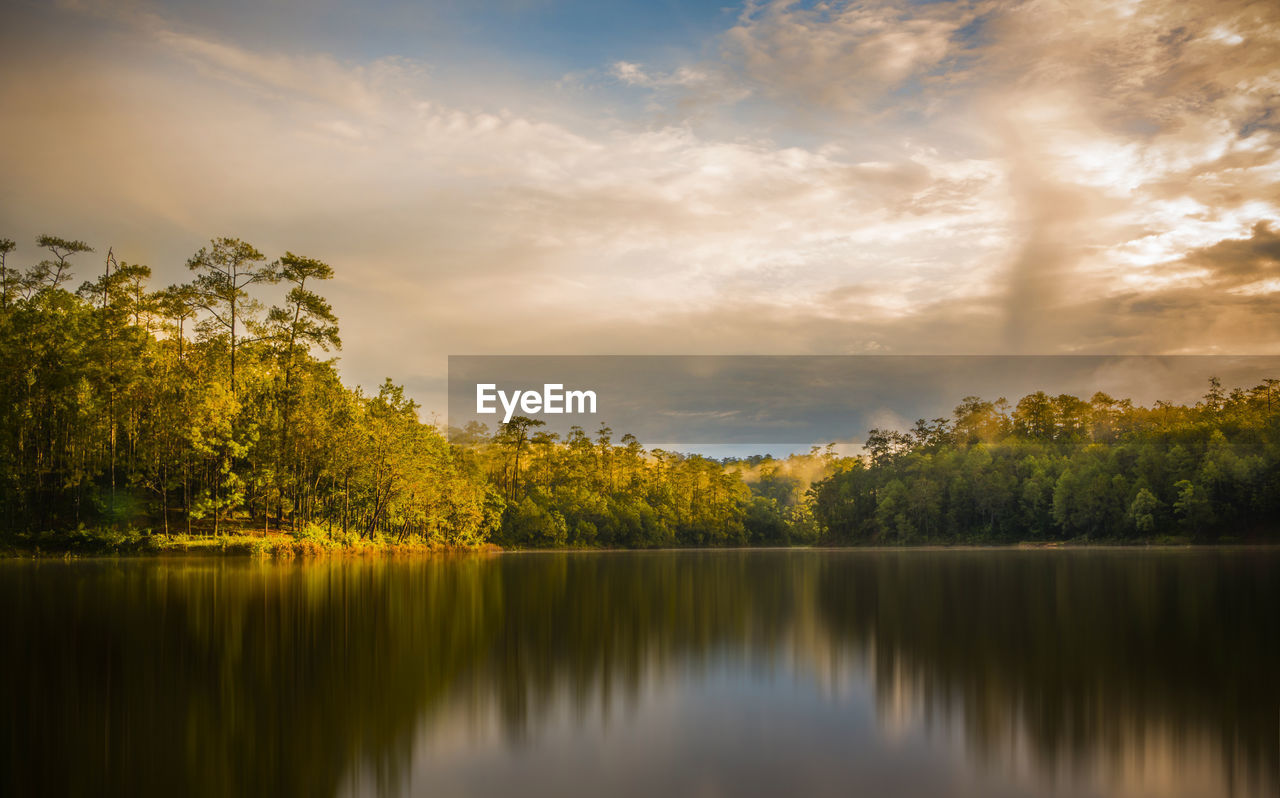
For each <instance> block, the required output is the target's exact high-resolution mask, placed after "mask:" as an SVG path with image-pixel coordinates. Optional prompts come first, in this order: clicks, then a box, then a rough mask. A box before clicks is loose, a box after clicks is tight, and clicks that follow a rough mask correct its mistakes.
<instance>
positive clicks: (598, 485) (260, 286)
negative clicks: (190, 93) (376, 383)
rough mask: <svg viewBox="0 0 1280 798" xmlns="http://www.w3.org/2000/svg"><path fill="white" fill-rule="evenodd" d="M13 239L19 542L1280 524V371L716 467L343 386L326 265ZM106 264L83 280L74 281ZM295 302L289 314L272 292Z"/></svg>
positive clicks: (1135, 535)
mask: <svg viewBox="0 0 1280 798" xmlns="http://www.w3.org/2000/svg"><path fill="white" fill-rule="evenodd" d="M36 243H37V245H38V246H39V247H40V249H41V250H42V251H43V253H44V256H43V257H42V258H41V259H40V260H39V261H38V262H36V263H34V264H32V265H27V266H26V267H25V268H24V267H20V266H19V265H17V264H15V263H14V255H13V253H14V250H15V248H16V247H15V243H14V242H13V241H12V240H9V239H0V530H2V531H3V532H4V533H5V534H6V535H7V536H9V537H11V538H13V537H14V536H17V537H21V536H24V535H30V534H32V533H41V532H49V531H55V532H56V531H58V530H74V529H80V528H88V529H91V530H92V529H106V528H113V529H120V528H134V529H140V530H144V531H145V532H146V533H147V534H156V535H195V536H213V537H217V536H221V535H223V534H224V533H226V532H228V531H236V532H241V533H243V532H245V531H247V530H261V531H263V532H267V531H284V532H287V533H289V534H292V535H294V536H310V537H316V536H323V537H324V538H326V539H328V540H333V541H338V542H340V543H349V542H351V541H360V540H378V541H384V542H385V541H389V542H406V541H413V542H423V543H427V544H431V545H441V546H474V545H479V544H482V543H486V542H493V543H498V544H500V545H504V546H515V547H556V546H579V547H593V546H619V547H655V546H719V545H777V544H796V543H877V544H900V543H929V542H936V543H946V542H982V541H992V542H1015V541H1023V540H1043V541H1051V540H1079V539H1125V540H1136V539H1163V538H1168V537H1170V536H1177V537H1181V538H1187V539H1193V540H1217V539H1222V538H1233V539H1240V538H1244V539H1252V540H1257V539H1275V535H1276V532H1275V524H1274V523H1272V522H1270V519H1272V518H1275V517H1277V515H1278V514H1277V511H1278V510H1280V421H1278V420H1277V419H1278V418H1280V383H1277V382H1276V381H1275V380H1268V381H1266V382H1264V383H1263V384H1261V385H1258V386H1256V387H1254V388H1251V389H1247V390H1246V389H1239V388H1237V389H1233V390H1230V391H1226V390H1224V389H1223V388H1222V386H1221V385H1219V384H1218V383H1217V381H1216V380H1214V381H1212V382H1211V383H1210V387H1209V391H1208V393H1207V394H1206V396H1205V397H1204V399H1203V401H1201V402H1200V403H1198V404H1196V405H1194V406H1191V407H1185V406H1179V405H1171V404H1165V403H1158V404H1157V405H1156V406H1155V407H1152V408H1142V407H1136V406H1134V405H1133V404H1132V403H1130V402H1129V401H1127V400H1121V399H1115V398H1112V397H1109V396H1105V395H1103V394H1097V395H1095V396H1093V397H1091V398H1090V399H1089V400H1088V401H1085V400H1081V399H1078V398H1076V397H1073V396H1065V395H1064V396H1048V395H1046V394H1044V393H1036V394H1032V395H1030V396H1026V397H1023V398H1022V399H1021V400H1019V401H1018V402H1016V403H1014V404H1010V403H1009V402H1007V401H1005V400H1004V399H1000V400H997V401H994V402H988V401H984V400H982V399H979V398H977V397H966V398H965V399H964V400H962V402H961V403H960V405H959V406H957V407H956V409H955V412H954V414H953V415H952V417H950V418H946V419H934V420H931V421H925V420H921V421H920V422H918V423H917V424H916V426H915V427H914V428H913V429H911V430H907V431H891V430H872V431H871V433H870V435H869V437H868V439H867V442H866V447H865V454H863V455H860V456H856V457H838V456H836V455H835V454H833V453H832V452H831V450H830V449H827V450H818V449H815V450H814V451H812V452H811V453H809V454H807V455H797V456H792V457H789V458H786V459H781V460H779V459H774V458H772V457H768V456H759V457H753V458H748V459H745V460H737V459H734V460H720V461H718V460H713V459H709V458H706V457H700V456H696V455H685V454H680V453H676V452H669V451H663V450H661V449H654V450H646V449H645V448H644V446H642V444H641V442H640V441H638V440H636V439H635V437H634V436H632V435H629V434H626V433H625V432H623V433H615V431H614V430H612V429H610V428H608V427H601V428H600V429H598V430H594V431H587V430H584V429H581V428H578V427H575V428H573V429H572V430H571V431H570V432H569V433H568V434H567V435H565V436H563V437H561V436H559V435H556V434H552V433H549V432H547V431H545V430H544V429H542V423H541V422H540V421H538V420H536V419H532V418H528V417H523V416H517V417H514V418H512V419H511V421H510V422H509V423H506V424H503V425H501V426H500V427H499V428H498V429H497V430H495V431H493V432H492V434H491V433H490V431H489V430H488V429H485V428H483V427H480V426H475V427H471V428H468V429H467V430H465V431H455V435H454V436H453V441H454V442H453V443H450V441H449V440H447V439H446V438H445V436H444V434H443V433H442V431H441V430H439V429H437V428H436V427H435V426H433V425H430V424H425V423H423V422H422V421H421V419H420V418H419V415H418V406H417V405H416V404H415V403H414V402H413V400H412V399H410V398H409V397H407V396H406V395H405V392H404V389H403V387H402V386H399V385H396V384H395V383H393V382H392V381H391V380H390V379H388V380H387V381H386V382H385V383H384V384H383V385H382V386H380V387H379V389H378V391H377V392H376V393H366V392H365V391H363V390H361V389H360V388H358V387H348V386H345V385H343V383H342V381H341V379H340V378H339V376H338V373H337V370H336V365H335V364H336V361H335V359H334V355H335V353H336V352H337V351H338V350H339V348H340V346H341V338H340V335H339V328H338V321H337V318H336V316H335V314H334V312H333V309H332V307H331V306H330V304H329V302H328V301H327V300H326V299H325V298H324V297H323V296H322V295H321V293H320V288H321V286H322V284H323V283H324V282H325V281H327V280H330V279H331V278H332V277H333V275H334V270H333V268H332V267H331V266H329V265H328V264H326V263H324V262H323V261H320V260H317V259H315V258H311V257H306V256H302V255H297V254H294V253H292V252H286V253H284V254H282V255H280V256H279V257H277V258H275V259H274V260H269V259H268V257H267V256H266V255H264V254H263V253H262V252H260V251H258V250H257V249H255V248H254V247H253V246H252V245H250V244H248V243H247V242H244V241H241V240H238V239H234V238H219V239H215V240H213V241H211V242H210V243H209V245H208V246H206V247H204V248H201V249H200V250H199V251H198V252H196V253H195V254H194V255H192V257H191V258H190V260H189V261H188V263H187V265H188V267H189V269H190V272H191V278H192V279H191V281H190V282H187V283H182V284H175V285H171V286H168V287H165V288H155V287H152V286H151V285H150V277H151V270H150V269H149V268H148V267H147V266H145V265H141V264H133V263H128V262H125V261H122V260H119V259H117V257H116V255H115V253H114V251H113V250H110V249H109V250H108V251H107V252H106V254H105V255H103V254H102V253H99V252H95V250H94V249H93V248H92V247H91V246H90V245H89V244H87V243H85V242H83V241H79V240H74V239H65V238H60V237H56V236H50V235H42V236H40V237H39V238H38V239H37V241H36ZM76 271H80V272H82V273H84V274H88V275H91V278H90V279H88V280H85V281H84V282H82V283H81V284H80V285H79V287H78V288H76V289H74V290H72V289H71V285H72V283H73V280H74V273H75V272H76ZM271 297H274V301H272V300H270V299H269V298H271Z"/></svg>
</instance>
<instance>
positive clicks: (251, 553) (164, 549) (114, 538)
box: [0, 531, 1280, 562]
mask: <svg viewBox="0 0 1280 798" xmlns="http://www.w3.org/2000/svg"><path fill="white" fill-rule="evenodd" d="M33 538H34V539H33ZM1276 548H1280V544H1277V543H1273V542H1267V541H1251V540H1241V539H1235V540H1218V541H1205V542H1195V541H1191V540H1187V539H1181V538H1177V537H1174V536H1168V537H1164V538H1160V539H1156V540H1151V541H1141V540H1114V541H1108V540H1067V541H1017V542H1008V543H1004V542H957V543H944V542H921V543H913V544H900V545H883V544H875V543H867V544H816V545H793V546H750V545H747V546H662V547H656V548H626V547H603V546H602V547H590V548H588V547H582V548H575V547H563V548H503V547H501V546H498V545H496V544H493V543H482V544H478V545H474V546H465V545H448V544H442V543H428V542H424V541H403V542H395V541H387V540H377V539H375V540H368V539H357V540H354V541H349V542H345V543H344V542H339V541H336V540H328V539H317V538H315V537H312V536H300V537H295V536H294V535H291V534H289V533H285V532H273V533H269V534H266V535H263V534H261V533H258V534H256V535H255V534H229V535H220V536H219V537H216V538H215V537H212V536H187V535H185V534H183V535H173V536H169V537H166V536H165V535H163V534H162V533H156V534H151V535H144V534H141V533H139V532H136V531H130V532H114V531H112V532H97V531H94V532H89V531H81V532H79V533H42V534H38V535H17V536H14V537H13V538H10V539H7V540H3V541H0V560H81V559H120V558H129V559H152V558H162V557H197V558H204V557H224V558H230V559H241V558H247V559H258V560H272V561H279V562H287V561H292V560H320V559H329V558H353V557H358V558H369V557H391V558H395V557H412V556H440V555H444V556H458V555H470V554H487V555H493V554H527V555H539V554H616V553H636V552H647V553H663V552H666V553H670V552H733V551H737V552H743V551H813V552H868V553H876V552H879V553H887V552H904V551H914V552H938V551H1087V550H1111V551H1123V550H1144V551H1145V550H1153V549H1160V550H1209V549H1276Z"/></svg>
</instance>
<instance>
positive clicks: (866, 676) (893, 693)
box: [0, 548, 1280, 798]
mask: <svg viewBox="0 0 1280 798" xmlns="http://www.w3.org/2000/svg"><path fill="white" fill-rule="evenodd" d="M0 607H3V616H2V618H3V620H2V621H0V624H3V640H4V643H3V646H4V654H3V657H2V658H0V691H3V696H2V698H3V703H2V704H0V706H2V707H3V709H0V713H3V717H2V718H0V750H2V752H3V753H2V756H3V757H4V768H3V772H0V794H5V795H14V796H18V795H35V794H70V795H91V794H116V795H133V796H152V795H155V796H175V795H187V796H199V795H232V794H235V795H240V794H275V795H306V796H330V795H332V796H348V795H351V796H360V795H445V796H467V795H481V796H499V795H501V796H507V795H518V796H544V795H545V796H566V795H588V796H603V795H609V796H632V795H633V796H656V795H692V796H719V795H732V796H757V795H758V796H773V795H806V796H826V795H831V796H836V795H839V796H848V795H858V794H860V795H870V796H893V795H904V796H906V795H909V796H916V795H939V796H983V797H984V798H985V797H987V796H1033V795H1060V796H1126V797H1129V796H1161V798H1169V797H1173V796H1217V795H1236V796H1254V795H1257V796H1262V795H1268V796H1272V795H1276V794H1278V792H1280V681H1278V678H1277V677H1278V675H1280V552H1277V551H1274V550H1266V549H1247V548H1240V549H1150V550H1146V549H1069V550H1013V549H1004V550H981V549H977V550H900V551H899V550H894V551H872V550H853V551H847V550H844V551H817V550H814V551H807V550H779V551H663V552H596V553H527V554H502V555H484V556H481V555H477V556H459V557H440V558H420V559H388V560H373V559H370V560H341V559H336V560H327V561H320V562H311V563H282V564H281V563H270V562H257V561H243V560H232V559H219V558H212V557H210V558H200V559H188V558H184V559H132V560H126V559H121V560H84V561H71V562H62V561H35V562H33V561H7V562H0Z"/></svg>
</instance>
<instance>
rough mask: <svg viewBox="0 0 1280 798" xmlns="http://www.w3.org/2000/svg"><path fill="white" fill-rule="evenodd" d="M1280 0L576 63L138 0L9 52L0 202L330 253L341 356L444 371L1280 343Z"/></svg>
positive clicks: (1028, 11)
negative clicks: (363, 48)
mask: <svg viewBox="0 0 1280 798" xmlns="http://www.w3.org/2000/svg"><path fill="white" fill-rule="evenodd" d="M68 13H71V12H68ZM1278 19H1280V13H1278V12H1277V11H1275V10H1274V9H1273V8H1272V6H1271V5H1270V4H1266V3H1246V2H1234V0H1224V2H1221V3H1207V2H1199V3H1175V2H1172V1H1169V2H1165V1H1164V0H1149V1H1148V2H1145V3H1141V4H1136V5H1135V4H1131V3H1125V4H1116V3H1109V2H1101V0H1099V1H1098V2H1086V3H1083V4H1080V3H1077V4H1072V5H1067V4H1063V3H1058V2H1045V1H1043V0H1035V1H1034V2H1026V3H1005V2H994V1H993V0H990V1H989V0H983V1H982V2H942V3H927V4H915V3H910V4H907V3H890V2H861V3H839V2H828V3H820V4H803V5H802V4H799V3H788V2H775V3H766V4H751V5H750V6H748V7H747V8H746V9H745V10H744V11H743V13H742V14H741V15H739V16H738V18H737V19H736V20H735V21H734V22H733V23H732V25H731V26H730V27H729V28H728V29H727V30H725V31H724V32H722V34H721V35H719V36H717V37H715V38H714V39H713V40H711V41H709V42H707V44H706V48H705V51H704V52H703V53H701V54H699V55H698V56H696V57H691V58H689V59H687V60H685V61H682V60H680V59H679V58H674V59H672V58H671V57H669V56H667V57H666V60H664V58H663V57H658V56H657V55H655V58H653V59H642V58H633V59H626V60H622V59H614V60H611V61H607V62H605V63H603V64H601V65H600V70H599V71H597V72H595V73H592V74H591V75H586V76H584V77H581V78H580V79H578V81H577V83H578V84H580V85H576V89H575V92H573V93H572V95H571V96H570V95H569V94H567V93H566V92H563V91H559V90H558V89H557V88H556V87H555V86H550V85H548V86H543V87H541V88H539V87H537V86H530V85H529V84H525V83H521V84H518V85H517V84H515V83H514V82H510V83H500V82H495V81H494V80H493V79H492V78H491V77H486V78H483V79H481V78H475V79H467V78H460V77H458V76H459V75H467V74H468V70H467V68H466V66H467V65H465V64H450V65H448V66H449V69H447V70H442V69H441V68H440V65H438V64H434V63H426V62H424V61H422V60H419V59H414V58H408V57H405V56H401V55H393V56H384V57H377V58H365V59H359V58H354V57H345V58H343V57H337V56H335V55H332V54H329V53H326V52H322V51H319V50H315V49H312V50H306V49H299V48H298V47H296V46H295V47H293V48H290V49H289V50H288V51H285V50H270V49H268V48H264V47H256V46H252V45H250V44H247V43H245V42H244V41H241V40H237V39H235V38H232V37H229V36H227V35H221V34H214V33H211V32H209V31H208V30H206V29H202V28H200V27H199V26H197V25H193V24H184V23H183V22H182V21H181V20H174V19H169V18H165V17H161V16H156V15H155V14H142V13H137V14H126V15H124V16H113V17H110V19H109V21H108V22H104V23H102V24H101V26H100V27H101V30H98V31H96V32H95V33H94V34H93V35H92V36H91V38H90V41H88V42H86V43H85V45H84V46H68V47H66V48H64V49H63V50H62V51H61V53H62V54H61V55H60V57H59V58H56V59H52V58H43V59H41V58H32V57H30V55H31V53H30V52H27V51H24V50H21V49H20V48H19V49H18V50H13V49H10V50H7V51H5V52H3V53H0V107H4V108H6V118H7V120H9V121H8V122H7V123H6V125H5V126H3V127H0V168H3V170H4V173H5V176H6V177H5V180H4V181H3V187H0V217H2V218H4V219H5V220H6V224H7V225H8V226H9V229H6V230H4V231H0V233H2V234H4V235H6V236H10V237H15V238H21V237H24V236H27V237H29V236H31V235H34V234H35V233H36V232H42V231H45V230H47V229H48V230H53V231H54V232H60V233H66V234H73V235H75V236H77V237H84V238H87V239H90V240H91V241H92V242H93V243H95V244H98V245H100V247H105V246H107V245H114V246H116V249H117V252H120V253H122V256H124V257H127V258H128V259H129V260H130V261H134V260H138V261H143V262H150V263H151V265H152V266H153V268H155V269H156V271H157V273H158V279H159V280H161V281H164V282H171V281H174V280H177V279H182V278H184V277H185V274H184V270H183V269H182V264H183V262H184V260H185V258H186V257H187V256H188V255H189V254H190V253H191V252H192V251H194V250H195V249H196V248H198V247H199V246H200V245H201V244H202V243H204V241H206V240H207V238H208V237H210V236H212V235H224V234H231V235H239V236H242V237H244V238H246V239H248V240H250V241H252V242H253V243H255V244H256V245H257V246H259V248H261V249H263V250H264V251H268V252H282V251H284V250H285V249H291V250H293V251H302V252H307V253H309V254H313V255H316V256H318V257H322V258H324V259H326V260H328V261H330V262H332V263H333V264H334V265H335V267H336V268H337V271H338V275H339V277H338V280H337V281H336V284H335V285H334V286H333V288H332V295H333V301H334V304H335V307H336V309H337V310H338V312H339V315H340V317H341V319H342V320H343V324H344V333H345V335H344V340H345V341H346V342H347V349H346V350H345V352H344V354H343V358H344V360H343V364H344V365H343V368H344V369H345V370H346V373H347V375H348V376H349V377H352V378H354V379H357V380H359V381H361V382H363V383H365V384H369V385H374V384H377V383H378V382H380V380H381V377H382V376H385V375H387V374H391V375H394V376H396V377H397V378H398V379H406V380H408V381H409V382H410V383H411V385H415V384H416V385H418V386H420V387H421V389H422V390H423V391H427V392H428V393H429V392H431V391H435V390H437V388H438V384H439V377H440V375H441V373H442V372H443V370H444V355H446V354H448V353H451V352H452V353H464V352H465V353H483V352H525V353H534V352H539V351H541V352H560V353H572V352H595V353H606V352H631V353H651V352H652V353H681V352H687V353H697V352H702V353H715V352H737V353H750V352H767V353H814V352H825V353H842V354H843V353H861V352H947V353H957V352H1008V351H1036V352H1056V351H1067V352H1161V351H1179V352H1180V351H1232V350H1235V351H1255V352H1256V351H1275V349H1276V343H1275V342H1276V341H1277V340H1280V339H1278V338H1277V337H1276V335H1275V333H1276V323H1275V321H1274V316H1275V314H1274V311H1273V310H1271V309H1269V306H1268V303H1269V302H1270V303H1272V304H1274V296H1273V294H1274V286H1275V284H1276V283H1275V280H1277V275H1276V273H1275V266H1274V246H1275V237H1276V233H1275V232H1274V231H1276V230H1277V229H1280V190H1278V189H1277V188H1276V187H1277V186H1278V185H1280V157H1278V155H1277V142H1278V141H1280V139H1278V138H1277V136H1280V133H1278V132H1277V130H1276V129H1275V121H1274V118H1273V115H1272V109H1273V108H1274V107H1275V104H1276V99H1277V95H1278V93H1280V73H1278V72H1277V69H1278V67H1280V54H1278V50H1277V46H1278V45H1277V42H1278V41H1280V21H1278ZM55 22H60V21H59V20H55ZM60 30H61V27H60V24H52V23H51V24H50V25H49V26H48V27H47V28H45V29H36V28H32V29H31V30H28V31H25V32H24V34H25V35H27V37H28V38H29V39H30V41H31V42H33V43H40V42H48V41H54V40H57V34H58V32H59V31H60ZM108 45H109V46H108ZM30 46H31V47H36V46H37V45H36V44H31V45H30ZM41 46H43V45H41ZM37 49H38V48H37ZM655 64H659V65H660V66H655ZM443 72H447V73H448V74H449V76H450V77H448V78H445V77H442V76H441V75H442V73H443ZM513 80H514V79H513ZM636 97H640V98H641V99H642V101H643V107H641V108H640V109H639V110H636V108H635V105H634V100H635V98H636ZM55 228H56V229H55ZM20 254H21V253H20ZM27 254H33V253H27ZM1268 258H1270V260H1268ZM422 398H423V400H424V401H425V402H426V403H427V404H428V405H431V404H432V403H433V401H437V400H436V398H434V397H432V396H431V395H427V396H423V397H422Z"/></svg>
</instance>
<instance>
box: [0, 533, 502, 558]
mask: <svg viewBox="0 0 1280 798" xmlns="http://www.w3.org/2000/svg"><path fill="white" fill-rule="evenodd" d="M498 550H500V549H499V548H498V547H497V546H494V545H492V544H484V545H482V546H479V547H476V548H475V549H467V551H498ZM456 551H459V549H458V548H457V547H456V546H447V545H443V544H440V543H435V542H432V541H426V540H422V539H421V538H417V537H409V538H406V539H404V540H395V539H393V538H390V537H387V536H383V535H379V534H375V535H374V536H373V537H372V538H369V537H363V538H362V537H359V536H357V535H354V534H348V535H346V536H343V535H342V534H341V533H336V534H332V535H330V534H329V533H328V532H327V531H326V530H325V529H323V528H320V527H309V528H307V529H303V530H300V531H297V532H291V531H282V530H263V529H260V528H259V529H234V528H233V529H231V530H228V531H227V532H224V533H222V534H219V535H216V536H215V535H213V534H212V533H211V532H199V531H197V532H193V533H191V534H186V533H183V534H177V533H175V534H171V535H165V534H164V533H160V532H152V531H150V530H143V529H132V528H130V529H111V528H92V529H91V528H80V529H75V530H69V531H64V532H37V533H18V534H14V535H10V536H7V537H5V538H4V539H3V540H2V541H0V557H58V558H62V557H103V556H120V555H126V556H152V555H164V556H172V555H220V556H233V557H235V556H240V557H262V558H269V559H280V560H287V559H293V558H295V557H328V556H339V555H340V556H364V555H398V554H435V553H446V552H456Z"/></svg>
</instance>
